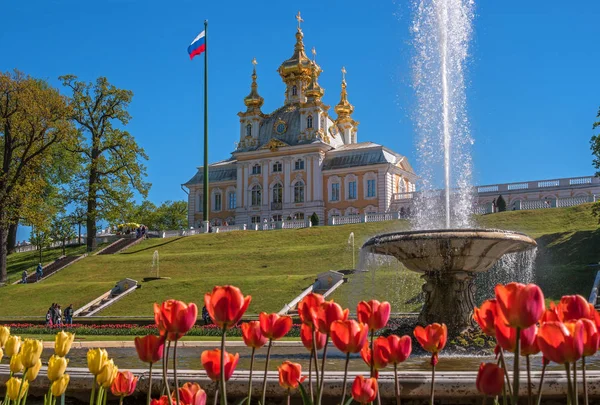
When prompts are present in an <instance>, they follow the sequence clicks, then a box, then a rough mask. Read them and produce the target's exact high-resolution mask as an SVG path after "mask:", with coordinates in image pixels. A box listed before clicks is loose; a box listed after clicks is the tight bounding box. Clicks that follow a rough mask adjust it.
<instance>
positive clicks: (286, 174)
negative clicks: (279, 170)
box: [283, 157, 292, 204]
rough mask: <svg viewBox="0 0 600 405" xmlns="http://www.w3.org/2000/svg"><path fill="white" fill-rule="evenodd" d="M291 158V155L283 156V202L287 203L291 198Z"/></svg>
mask: <svg viewBox="0 0 600 405" xmlns="http://www.w3.org/2000/svg"><path fill="white" fill-rule="evenodd" d="M291 166H292V165H291V160H290V158H289V157H285V158H283V202H284V204H287V203H289V202H290V201H291V199H290V194H291V193H290V174H291V171H292V167H291Z"/></svg>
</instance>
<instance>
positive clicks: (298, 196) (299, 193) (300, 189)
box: [294, 181, 304, 203]
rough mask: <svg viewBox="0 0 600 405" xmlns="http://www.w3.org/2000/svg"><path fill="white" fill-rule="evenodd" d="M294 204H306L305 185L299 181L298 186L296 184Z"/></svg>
mask: <svg viewBox="0 0 600 405" xmlns="http://www.w3.org/2000/svg"><path fill="white" fill-rule="evenodd" d="M294 202H295V203H301V202H304V183H303V182H301V181H298V182H296V184H294Z"/></svg>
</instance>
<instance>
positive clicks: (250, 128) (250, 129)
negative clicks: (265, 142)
mask: <svg viewBox="0 0 600 405" xmlns="http://www.w3.org/2000/svg"><path fill="white" fill-rule="evenodd" d="M246 136H252V125H250V124H248V125H246Z"/></svg>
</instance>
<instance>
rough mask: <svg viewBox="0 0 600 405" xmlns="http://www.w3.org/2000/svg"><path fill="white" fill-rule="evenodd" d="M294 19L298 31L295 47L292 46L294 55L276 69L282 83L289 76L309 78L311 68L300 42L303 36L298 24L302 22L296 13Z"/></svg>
mask: <svg viewBox="0 0 600 405" xmlns="http://www.w3.org/2000/svg"><path fill="white" fill-rule="evenodd" d="M296 19H297V20H298V30H297V32H296V45H295V46H294V54H293V55H292V57H291V58H289V59H287V60H285V61H284V62H283V63H282V64H281V66H279V69H278V71H279V74H280V75H281V78H282V79H284V81H285V79H286V78H288V77H290V76H291V75H293V77H298V76H307V77H310V74H311V71H312V66H313V63H312V61H311V60H310V59H309V58H308V56H306V52H305V51H304V42H303V41H302V39H303V38H304V34H303V33H302V29H301V28H300V22H302V21H303V20H302V18H300V12H298V15H297V16H296Z"/></svg>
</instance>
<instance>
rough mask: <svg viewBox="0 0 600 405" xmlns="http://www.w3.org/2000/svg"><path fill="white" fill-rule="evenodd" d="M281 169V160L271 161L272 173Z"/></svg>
mask: <svg viewBox="0 0 600 405" xmlns="http://www.w3.org/2000/svg"><path fill="white" fill-rule="evenodd" d="M281 171H282V166H281V162H275V163H273V173H279V172H281Z"/></svg>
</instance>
